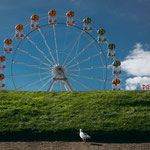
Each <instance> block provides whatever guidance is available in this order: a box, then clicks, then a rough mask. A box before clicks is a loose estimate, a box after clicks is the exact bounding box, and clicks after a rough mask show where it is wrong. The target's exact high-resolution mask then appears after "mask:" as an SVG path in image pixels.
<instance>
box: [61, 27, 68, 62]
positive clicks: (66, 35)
mask: <svg viewBox="0 0 150 150" xmlns="http://www.w3.org/2000/svg"><path fill="white" fill-rule="evenodd" d="M67 37H68V26H67V31H66V34H65V40H64V45H63V51H62V55H61V60H63V55H64V51H65V46H66V41H67Z"/></svg>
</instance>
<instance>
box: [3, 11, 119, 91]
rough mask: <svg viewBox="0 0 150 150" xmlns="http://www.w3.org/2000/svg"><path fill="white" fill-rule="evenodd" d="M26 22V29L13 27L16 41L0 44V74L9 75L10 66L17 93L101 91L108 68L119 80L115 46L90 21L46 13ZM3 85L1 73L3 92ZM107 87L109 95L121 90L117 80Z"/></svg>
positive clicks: (71, 13)
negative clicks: (111, 68)
mask: <svg viewBox="0 0 150 150" xmlns="http://www.w3.org/2000/svg"><path fill="white" fill-rule="evenodd" d="M30 19H31V22H30V23H29V24H27V25H22V24H17V25H16V26H15V36H14V37H13V38H6V39H5V40H4V53H5V56H4V55H0V70H1V71H4V70H5V69H7V65H6V64H5V61H6V62H8V63H7V64H8V68H9V69H10V72H11V73H10V75H9V77H11V79H12V84H13V86H14V89H15V90H27V91H30V90H31V91H36V90H37V91H89V90H105V89H107V87H106V86H107V85H106V83H107V82H109V80H108V77H107V76H108V74H107V70H108V66H113V75H114V76H118V75H120V74H121V68H120V65H121V64H120V62H119V61H117V60H115V58H116V51H115V44H113V43H108V40H107V38H106V31H105V30H104V29H102V28H100V29H98V30H97V29H96V28H95V26H94V25H93V24H92V20H91V18H88V17H87V18H84V19H83V20H80V19H77V18H76V17H75V13H74V12H73V11H68V12H67V13H66V15H65V16H62V15H59V13H58V14H56V11H55V10H50V11H49V12H48V16H46V17H42V18H41V17H39V16H38V15H32V16H31V17H30ZM104 46H106V48H105V50H103V48H102V47H104ZM7 55H11V59H7ZM107 59H111V60H113V61H112V62H113V63H112V64H108V61H107ZM6 78H7V76H6ZM4 79H5V75H4V74H3V73H2V72H0V88H1V89H3V88H5V86H6V85H5V83H4ZM110 83H111V84H113V88H112V89H113V90H120V85H119V84H120V80H119V79H118V78H116V77H115V78H114V79H113V80H112V81H111V82H110Z"/></svg>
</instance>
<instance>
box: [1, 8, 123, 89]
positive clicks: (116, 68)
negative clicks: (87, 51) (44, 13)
mask: <svg viewBox="0 0 150 150" xmlns="http://www.w3.org/2000/svg"><path fill="white" fill-rule="evenodd" d="M74 16H75V13H74V12H73V11H68V12H67V13H66V18H67V19H66V25H67V26H74V25H75V20H74ZM30 19H31V24H30V27H31V29H32V30H37V29H38V28H39V16H38V15H35V14H34V15H32V16H31V17H30ZM91 22H92V21H91V18H88V17H87V18H84V19H83V31H84V32H91V31H92V25H91ZM48 24H49V25H52V26H54V25H56V24H57V19H56V11H55V10H50V11H49V12H48ZM23 29H24V26H23V25H21V24H17V25H16V26H15V38H16V39H17V40H22V39H24V33H23ZM12 43H13V41H12V39H10V38H6V39H5V40H4V53H8V54H11V53H12ZM97 43H99V44H106V43H107V39H106V31H105V30H104V29H102V28H101V29H99V30H98V31H97ZM115 47H116V46H115V44H112V43H110V44H108V45H107V57H108V58H109V59H113V60H114V61H113V63H112V67H113V71H112V74H113V75H114V76H115V78H114V79H113V80H112V90H121V87H120V80H119V79H118V78H117V77H116V76H118V75H120V74H121V67H120V66H121V63H120V62H119V61H117V60H115V57H116V50H115ZM5 61H6V57H5V56H4V55H0V89H4V88H5V83H4V79H5V75H4V74H3V73H2V71H4V70H5V69H6V63H5ZM56 76H57V75H56ZM61 78H62V80H63V82H64V83H65V84H64V86H65V85H66V90H69V91H71V88H70V85H69V84H68V81H65V80H64V78H65V76H63V72H61V77H60V76H59V79H58V78H57V79H58V80H61ZM55 80H56V77H55ZM53 84H55V83H53ZM51 86H53V85H51Z"/></svg>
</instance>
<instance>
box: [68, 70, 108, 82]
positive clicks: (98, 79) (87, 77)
mask: <svg viewBox="0 0 150 150" xmlns="http://www.w3.org/2000/svg"><path fill="white" fill-rule="evenodd" d="M69 74H71V75H73V76H77V77H83V78H86V79H90V80H96V81H99V82H106V81H105V80H102V79H100V78H97V77H93V76H87V75H83V74H76V73H72V72H70V71H69Z"/></svg>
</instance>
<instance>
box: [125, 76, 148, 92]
mask: <svg viewBox="0 0 150 150" xmlns="http://www.w3.org/2000/svg"><path fill="white" fill-rule="evenodd" d="M142 85H150V77H133V78H128V79H127V80H126V90H136V89H137V88H138V87H140V89H141V88H142Z"/></svg>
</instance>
